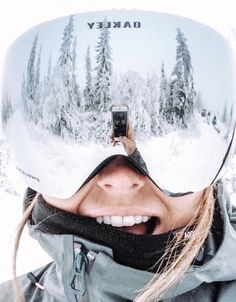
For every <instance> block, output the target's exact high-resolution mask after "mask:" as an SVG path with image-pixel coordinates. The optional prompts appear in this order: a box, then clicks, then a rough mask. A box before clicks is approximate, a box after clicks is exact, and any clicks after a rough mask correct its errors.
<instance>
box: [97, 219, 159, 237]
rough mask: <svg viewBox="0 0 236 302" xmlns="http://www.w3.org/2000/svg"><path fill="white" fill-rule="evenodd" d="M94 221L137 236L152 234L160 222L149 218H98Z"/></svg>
mask: <svg viewBox="0 0 236 302" xmlns="http://www.w3.org/2000/svg"><path fill="white" fill-rule="evenodd" d="M96 221H97V222H98V223H99V224H101V223H104V224H107V225H111V226H113V227H115V228H117V229H119V230H120V231H124V232H128V233H133V234H137V235H146V234H152V233H153V231H154V228H155V227H156V226H157V225H158V224H159V222H160V221H159V219H158V218H157V217H150V216H99V217H97V218H96Z"/></svg>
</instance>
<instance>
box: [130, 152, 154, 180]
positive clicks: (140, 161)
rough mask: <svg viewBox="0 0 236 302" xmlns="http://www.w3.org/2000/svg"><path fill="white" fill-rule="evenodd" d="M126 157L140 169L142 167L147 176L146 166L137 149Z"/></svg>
mask: <svg viewBox="0 0 236 302" xmlns="http://www.w3.org/2000/svg"><path fill="white" fill-rule="evenodd" d="M128 157H130V158H131V159H133V160H134V161H135V162H136V163H137V164H138V165H139V166H140V167H142V168H143V169H144V170H145V171H146V172H147V173H148V174H149V172H148V169H147V166H146V163H145V161H144V160H143V158H142V155H141V153H140V152H139V151H138V149H137V148H136V149H135V150H134V152H133V153H131V154H130V155H128Z"/></svg>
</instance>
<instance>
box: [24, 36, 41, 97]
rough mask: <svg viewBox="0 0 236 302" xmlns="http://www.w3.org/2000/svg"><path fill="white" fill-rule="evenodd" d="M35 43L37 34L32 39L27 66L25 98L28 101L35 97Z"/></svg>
mask: <svg viewBox="0 0 236 302" xmlns="http://www.w3.org/2000/svg"><path fill="white" fill-rule="evenodd" d="M37 43H38V34H37V35H36V36H35V38H34V41H33V45H32V48H31V51H30V55H29V60H28V66H27V82H26V90H27V98H28V99H29V100H33V99H34V95H35V86H36V85H35V59H36V51H37Z"/></svg>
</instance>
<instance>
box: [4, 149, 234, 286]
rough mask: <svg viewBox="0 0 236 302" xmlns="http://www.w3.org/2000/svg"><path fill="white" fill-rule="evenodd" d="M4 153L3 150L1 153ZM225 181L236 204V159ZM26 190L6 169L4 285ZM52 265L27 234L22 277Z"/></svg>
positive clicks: (21, 257)
mask: <svg viewBox="0 0 236 302" xmlns="http://www.w3.org/2000/svg"><path fill="white" fill-rule="evenodd" d="M2 150H3V148H1V150H0V151H2ZM0 160H1V158H0ZM2 160H4V156H2ZM6 175H7V176H6ZM225 180H226V184H227V187H228V190H229V192H230V195H231V197H232V200H234V202H235V203H236V157H234V159H233V160H232V162H231V165H230V166H229V168H228V170H227V173H226V174H225ZM24 189H25V185H24V183H23V182H22V180H21V179H20V178H19V176H18V175H17V174H16V173H15V170H14V165H13V164H12V163H9V164H8V166H7V170H5V169H4V171H3V172H2V173H0V196H1V199H0V213H1V216H0V217H1V219H0V238H1V243H0V268H1V269H0V283H1V282H3V281H5V280H7V279H10V278H11V277H12V273H11V259H12V246H13V242H14V233H15V230H16V227H17V225H18V223H19V222H20V219H21V213H22V196H23V194H24ZM49 261H50V258H49V256H48V255H47V254H46V253H45V252H44V251H43V250H42V249H41V247H39V245H38V243H37V242H36V241H35V240H34V239H31V238H30V237H29V236H28V232H27V230H25V231H24V234H23V237H22V241H21V244H20V250H19V257H18V268H17V271H18V274H23V273H25V272H29V271H31V270H32V269H34V268H37V267H39V266H41V265H43V264H45V263H47V262H49Z"/></svg>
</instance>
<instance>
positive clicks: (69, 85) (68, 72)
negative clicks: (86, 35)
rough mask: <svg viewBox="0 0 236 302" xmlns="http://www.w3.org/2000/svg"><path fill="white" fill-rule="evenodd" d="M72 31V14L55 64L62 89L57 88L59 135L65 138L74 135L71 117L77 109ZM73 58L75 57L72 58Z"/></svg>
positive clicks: (73, 121) (74, 125) (75, 126)
mask: <svg viewBox="0 0 236 302" xmlns="http://www.w3.org/2000/svg"><path fill="white" fill-rule="evenodd" d="M73 31H74V16H73V15H72V16H70V18H69V22H68V24H67V25H66V27H65V29H64V32H63V38H62V44H61V48H60V56H59V60H58V66H57V69H58V71H57V76H58V79H56V80H57V81H60V82H61V84H62V85H60V87H61V89H63V91H62V90H58V92H57V93H59V94H61V102H60V115H61V121H60V127H57V128H58V129H60V130H61V134H60V135H61V136H62V137H63V138H65V139H67V138H70V137H74V135H75V132H76V131H77V130H76V128H77V124H76V118H73V116H74V115H76V113H77V111H78V103H77V102H78V95H76V94H75V83H74V80H75V74H74V69H73V64H74V66H75V61H74V62H73ZM74 59H75V58H74Z"/></svg>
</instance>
